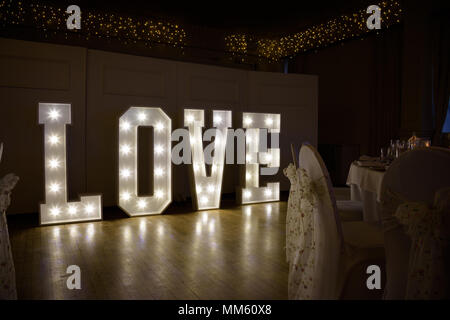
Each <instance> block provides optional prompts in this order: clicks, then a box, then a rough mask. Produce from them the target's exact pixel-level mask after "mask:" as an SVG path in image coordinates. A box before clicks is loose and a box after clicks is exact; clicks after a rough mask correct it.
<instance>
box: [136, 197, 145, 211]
mask: <svg viewBox="0 0 450 320" xmlns="http://www.w3.org/2000/svg"><path fill="white" fill-rule="evenodd" d="M137 205H138V208H139V209H145V208H146V207H147V201H146V200H144V199H139V201H138V203H137Z"/></svg>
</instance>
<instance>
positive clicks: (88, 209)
mask: <svg viewBox="0 0 450 320" xmlns="http://www.w3.org/2000/svg"><path fill="white" fill-rule="evenodd" d="M84 211H85V212H86V213H87V214H91V213H92V212H94V206H93V205H92V204H90V203H89V204H87V205H86V206H85V207H84Z"/></svg>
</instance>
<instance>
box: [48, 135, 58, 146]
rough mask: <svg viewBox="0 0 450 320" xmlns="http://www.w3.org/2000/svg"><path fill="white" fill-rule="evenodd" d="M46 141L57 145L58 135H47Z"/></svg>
mask: <svg viewBox="0 0 450 320" xmlns="http://www.w3.org/2000/svg"><path fill="white" fill-rule="evenodd" d="M48 142H49V143H50V144H51V145H52V146H54V145H57V144H58V143H59V137H58V135H56V134H52V135H50V137H48Z"/></svg>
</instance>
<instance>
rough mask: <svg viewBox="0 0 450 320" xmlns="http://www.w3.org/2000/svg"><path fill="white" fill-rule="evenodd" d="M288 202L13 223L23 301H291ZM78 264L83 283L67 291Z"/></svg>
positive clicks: (17, 272) (14, 252)
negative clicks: (287, 259) (74, 221)
mask: <svg viewBox="0 0 450 320" xmlns="http://www.w3.org/2000/svg"><path fill="white" fill-rule="evenodd" d="M285 212H286V203H285V202H274V203H267V204H254V205H248V206H243V207H235V208H229V209H220V210H209V211H201V212H191V213H177V214H170V213H166V214H163V215H152V216H146V217H135V218H123V219H115V220H105V221H99V222H88V223H78V224H69V225H59V226H45V227H33V228H30V227H28V228H20V227H13V228H12V229H11V243H12V249H13V255H14V260H15V267H16V274H17V288H18V295H19V298H23V299H286V298H287V264H286V262H285V251H284V246H285ZM72 264H75V265H78V266H80V268H81V272H82V289H81V290H68V289H67V287H66V279H67V277H68V275H67V274H66V268H67V267H68V266H69V265H72Z"/></svg>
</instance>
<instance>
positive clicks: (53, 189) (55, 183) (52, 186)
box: [49, 182, 61, 193]
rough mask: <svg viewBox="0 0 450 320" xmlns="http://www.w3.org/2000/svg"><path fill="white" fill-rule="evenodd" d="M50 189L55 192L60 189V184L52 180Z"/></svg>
mask: <svg viewBox="0 0 450 320" xmlns="http://www.w3.org/2000/svg"><path fill="white" fill-rule="evenodd" d="M49 188H50V191H51V192H53V193H57V192H59V191H60V190H61V186H60V185H59V183H57V182H53V183H51V184H50V187H49Z"/></svg>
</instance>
